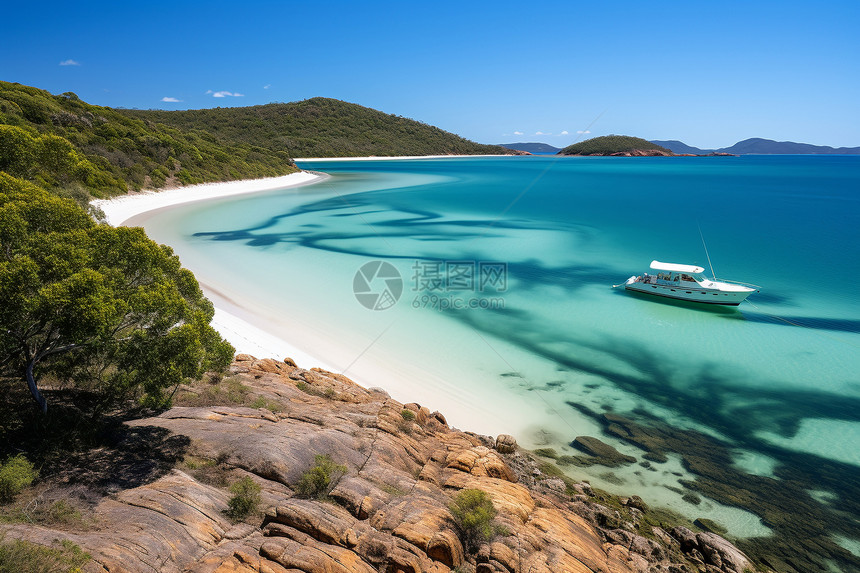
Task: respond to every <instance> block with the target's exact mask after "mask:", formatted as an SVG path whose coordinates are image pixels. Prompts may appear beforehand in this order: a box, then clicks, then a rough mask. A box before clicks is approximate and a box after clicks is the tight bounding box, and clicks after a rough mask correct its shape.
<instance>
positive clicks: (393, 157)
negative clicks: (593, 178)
mask: <svg viewBox="0 0 860 573" xmlns="http://www.w3.org/2000/svg"><path fill="white" fill-rule="evenodd" d="M466 157H528V156H527V155H526V156H522V155H518V154H507V153H506V154H492V153H489V154H482V155H390V156H389V155H378V156H377V155H370V156H367V157H301V158H296V159H293V161H295V162H297V163H298V162H299V161H392V160H397V161H402V160H410V159H416V160H419V159H458V158H466Z"/></svg>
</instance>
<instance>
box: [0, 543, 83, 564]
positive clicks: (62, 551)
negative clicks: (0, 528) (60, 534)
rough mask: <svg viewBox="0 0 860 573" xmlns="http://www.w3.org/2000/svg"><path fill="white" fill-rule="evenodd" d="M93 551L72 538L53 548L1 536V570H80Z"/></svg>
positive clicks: (56, 544) (55, 544)
mask: <svg viewBox="0 0 860 573" xmlns="http://www.w3.org/2000/svg"><path fill="white" fill-rule="evenodd" d="M89 560H90V555H89V553H85V552H84V551H83V550H82V549H81V548H80V547H78V546H77V545H75V544H74V543H72V542H71V541H69V540H63V541H61V542H59V543H57V542H55V543H54V545H53V546H52V547H45V546H43V545H36V544H35V543H30V542H29V541H21V540H15V541H10V542H6V541H5V540H3V538H2V536H0V573H79V572H80V571H81V568H82V567H83V566H84V565H85V564H86V563H87V561H89Z"/></svg>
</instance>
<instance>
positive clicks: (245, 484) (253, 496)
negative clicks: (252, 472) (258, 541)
mask: <svg viewBox="0 0 860 573" xmlns="http://www.w3.org/2000/svg"><path fill="white" fill-rule="evenodd" d="M230 493H232V494H233V497H231V498H230V500H229V501H228V502H227V507H228V508H229V509H228V510H227V515H229V516H230V518H231V519H235V520H242V519H245V518H246V517H248V516H249V515H251V514H253V513H256V512H257V508H258V507H259V505H260V501H261V499H260V485H259V484H258V483H257V482H255V481H254V480H252V479H251V478H250V477H248V476H245V477H243V478H242V479H240V480H238V481H236V482H234V483H233V485H231V486H230Z"/></svg>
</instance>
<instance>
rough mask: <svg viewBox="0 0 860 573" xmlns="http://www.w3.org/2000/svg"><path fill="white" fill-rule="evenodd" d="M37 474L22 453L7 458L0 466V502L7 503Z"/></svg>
mask: <svg viewBox="0 0 860 573" xmlns="http://www.w3.org/2000/svg"><path fill="white" fill-rule="evenodd" d="M38 476H39V472H38V470H36V468H35V467H33V464H32V463H30V460H28V459H27V458H26V457H24V454H18V455H17V456H13V457H10V458H8V459H7V460H6V461H5V462H4V463H3V465H2V466H0V503H9V502H10V501H12V500H13V499H15V496H16V495H18V494H19V493H21V491H23V490H24V488H26V487H29V486H30V484H32V483H33V481H34V480H35V479H36V478H37V477H38Z"/></svg>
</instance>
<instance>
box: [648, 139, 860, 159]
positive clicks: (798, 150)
mask: <svg viewBox="0 0 860 573" xmlns="http://www.w3.org/2000/svg"><path fill="white" fill-rule="evenodd" d="M650 143H652V144H654V145H659V146H662V147H665V148H667V149H669V150H671V151H672V152H673V153H678V154H693V155H707V154H710V153H730V154H732V155H749V154H757V155H835V154H839V155H860V147H830V146H827V145H810V144H808V143H795V142H793V141H774V140H772V139H762V138H760V137H753V138H750V139H744V140H743V141H739V142H737V143H735V144H734V145H732V146H731V147H723V148H720V149H699V148H698V147H692V146H690V145H687V144H686V143H684V142H682V141H677V140H669V141H658V140H654V141H651V142H650Z"/></svg>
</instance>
